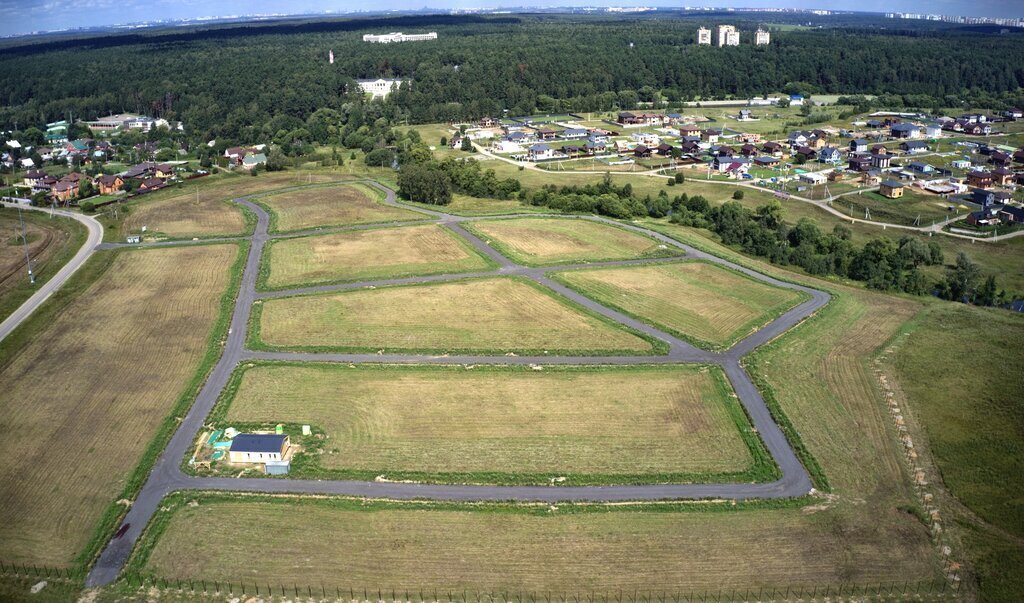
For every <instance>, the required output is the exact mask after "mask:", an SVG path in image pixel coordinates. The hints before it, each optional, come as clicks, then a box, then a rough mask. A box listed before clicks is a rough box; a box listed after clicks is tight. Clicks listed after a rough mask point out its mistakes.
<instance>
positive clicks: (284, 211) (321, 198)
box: [258, 184, 427, 232]
mask: <svg viewBox="0 0 1024 603" xmlns="http://www.w3.org/2000/svg"><path fill="white" fill-rule="evenodd" d="M383 199H384V193H382V192H380V191H379V190H377V189H375V188H371V187H369V186H367V185H364V184H350V185H341V186H329V187H327V186H325V187H316V188H308V189H303V190H296V191H291V192H286V193H278V194H274V195H268V196H266V197H260V198H259V200H258V202H259V203H260V204H261V205H263V206H265V207H266V208H267V209H268V210H269V211H270V215H271V231H272V232H289V231H295V230H305V229H308V228H315V227H326V226H347V225H350V224H372V223H377V222H399V221H404V220H421V219H424V218H426V217H427V216H426V215H424V214H421V213H419V212H415V211H411V210H407V209H399V208H397V207H391V206H389V205H384V204H383V203H380V201H382V200H383Z"/></svg>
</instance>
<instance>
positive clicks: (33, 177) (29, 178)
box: [23, 170, 46, 186]
mask: <svg viewBox="0 0 1024 603" xmlns="http://www.w3.org/2000/svg"><path fill="white" fill-rule="evenodd" d="M43 178H46V172H44V171H42V170H29V171H28V172H26V173H25V177H24V179H23V182H24V183H25V186H35V185H37V184H39V181H40V180H42V179H43Z"/></svg>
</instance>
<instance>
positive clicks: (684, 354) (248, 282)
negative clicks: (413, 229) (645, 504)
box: [86, 182, 829, 586]
mask: <svg viewBox="0 0 1024 603" xmlns="http://www.w3.org/2000/svg"><path fill="white" fill-rule="evenodd" d="M367 184H370V185H372V186H375V187H377V188H379V189H380V190H382V191H384V192H385V193H386V200H385V203H387V204H390V205H394V206H399V207H405V206H402V205H400V204H398V203H397V202H396V200H395V194H394V192H393V191H391V190H390V189H387V188H385V187H383V186H381V185H380V184H378V183H375V182H367ZM236 201H237V202H238V203H240V204H242V205H244V206H246V207H247V208H248V209H250V210H252V211H253V212H254V213H255V214H256V216H257V218H258V220H257V226H256V230H255V234H254V235H253V236H252V237H250V238H251V241H252V245H251V247H250V249H249V255H248V258H247V260H246V265H245V271H244V273H243V275H242V284H241V289H240V291H239V293H238V297H237V299H236V301H235V310H234V314H233V316H232V319H231V331H230V333H229V335H228V338H227V342H226V344H225V346H224V351H223V354H222V356H221V358H220V361H219V362H218V363H217V365H216V366H215V367H214V369H213V371H212V372H211V374H210V376H209V378H208V379H207V381H206V384H205V385H204V386H203V388H202V390H201V391H200V393H199V395H198V396H197V398H196V400H195V403H194V404H193V405H192V408H191V409H190V410H189V412H188V414H187V415H186V417H185V419H184V420H183V421H182V422H181V424H180V425H179V427H178V429H177V431H176V432H175V433H174V435H173V437H172V438H171V441H170V443H169V444H168V445H167V447H166V448H165V449H164V451H163V453H162V454H161V455H160V457H159V458H158V459H157V462H156V464H155V466H154V468H153V471H152V472H151V473H150V475H149V478H148V479H147V481H146V483H145V485H144V486H143V488H142V490H141V491H140V493H139V495H138V497H137V499H136V500H135V502H134V503H133V504H132V506H131V508H130V509H129V511H128V513H127V515H126V516H125V518H124V520H123V522H122V526H124V525H126V524H127V525H128V527H127V529H126V531H125V533H124V534H123V535H122V536H121V537H120V538H118V539H114V540H111V541H110V542H109V543H108V545H107V546H106V548H105V549H104V550H103V552H102V553H101V555H100V558H99V560H98V561H97V563H96V564H95V566H94V567H93V569H92V571H91V573H90V574H89V576H88V578H87V581H86V584H87V585H88V586H99V585H104V584H109V583H110V582H112V581H113V580H115V579H116V578H117V575H118V573H119V572H120V570H121V568H122V567H123V566H124V563H125V562H126V561H127V559H128V556H129V555H130V554H131V551H132V548H133V546H134V544H135V542H136V540H137V539H138V537H139V536H140V534H141V533H142V531H143V530H144V529H145V527H146V525H147V524H148V523H149V520H150V518H151V517H152V515H153V513H154V512H156V510H157V508H158V506H159V504H160V501H161V500H162V499H163V497H164V496H166V495H167V494H169V493H170V492H174V491H177V490H230V491H239V492H289V493H309V494H313V493H315V494H337V495H348V496H363V497H386V498H394V499H437V500H455V501H480V500H492V501H503V500H517V501H551V502H556V501H573V500H578V501H636V500H665V499H702V498H727V499H754V498H784V497H794V496H802V495H804V494H807V493H808V492H809V491H810V490H811V489H812V488H811V480H810V477H809V476H808V474H807V471H806V470H805V469H804V467H803V465H802V464H801V463H800V461H799V459H798V458H797V456H796V454H795V452H794V451H793V449H792V448H791V447H790V445H789V442H788V441H787V440H786V438H785V436H784V435H783V433H782V430H781V429H779V427H778V425H776V423H775V422H774V421H773V420H772V418H771V415H770V413H769V411H768V408H767V406H766V405H765V403H764V399H763V398H762V397H761V394H760V392H759V391H758V390H757V388H756V387H755V386H754V384H753V382H752V381H751V380H750V377H749V376H748V375H747V373H746V371H745V370H744V369H743V367H742V366H741V365H740V358H741V357H742V356H743V355H744V354H747V353H748V352H750V351H751V350H753V349H754V348H756V347H757V346H759V345H761V344H763V343H765V342H767V341H770V340H771V339H773V338H774V337H776V336H778V335H779V334H781V333H783V332H785V331H786V330H787V329H789V328H791V327H792V326H794V325H795V324H797V323H799V322H800V321H801V320H803V319H804V318H806V317H807V316H809V315H811V314H812V313H813V312H815V311H816V310H818V309H819V308H821V307H822V306H824V305H825V304H827V303H828V301H829V296H828V294H826V293H823V292H821V291H817V290H814V289H810V288H807V287H803V286H800V285H795V284H792V283H787V282H783V281H779V280H777V279H773V278H771V277H768V276H765V275H763V274H760V273H758V272H754V271H752V270H749V269H746V268H743V267H741V266H737V265H735V264H733V263H731V262H729V261H727V260H724V259H721V258H718V257H716V256H712V255H709V254H706V253H703V252H701V251H699V250H696V249H693V248H691V247H689V246H686V245H682V244H680V243H679V242H677V241H675V240H673V239H671V238H669V237H667V236H665V235H662V234H659V233H656V232H653V231H649V230H646V229H643V228H640V227H637V226H633V225H623V224H621V223H619V222H615V221H612V220H608V219H605V218H600V217H595V216H586V217H578V218H566V219H586V220H592V221H596V222H604V223H609V224H614V225H616V226H619V227H624V228H627V229H629V230H633V231H635V232H640V233H643V234H645V235H647V236H649V237H652V238H654V239H657V240H658V241H661V242H662V243H664V244H666V245H669V246H672V247H675V248H678V249H681V250H682V251H684V252H685V253H686V257H685V258H677V259H658V260H641V261H623V262H604V263H594V264H586V265H587V266H595V265H634V264H647V263H653V262H665V261H689V260H692V259H703V260H706V261H710V262H714V263H716V264H719V265H722V266H726V267H729V268H731V269H733V270H737V271H740V272H742V273H744V274H748V275H750V276H752V277H753V278H756V279H758V280H761V281H764V282H768V283H771V284H773V285H776V286H779V287H784V288H787V289H793V290H798V291H803V292H805V293H807V294H809V295H810V299H809V300H808V301H806V302H804V303H802V304H800V305H799V306H797V307H796V308H794V309H792V310H790V311H789V312H787V313H785V314H784V315H782V316H781V317H779V318H778V319H776V320H775V321H773V322H772V323H770V324H769V325H767V326H766V327H764V328H762V329H760V330H758V331H756V332H755V333H753V334H751V335H750V336H749V337H747V338H746V339H744V340H742V341H741V342H739V343H738V344H736V345H735V346H733V347H732V348H731V349H729V350H727V351H725V352H721V353H714V352H708V351H705V350H700V349H698V348H696V347H694V346H692V345H691V344H689V343H687V342H685V341H682V340H680V339H678V338H676V337H673V336H671V335H669V334H667V333H664V332H662V331H659V330H658V329H655V328H653V327H651V326H649V325H646V324H644V323H642V322H640V321H638V320H635V319H633V318H630V317H628V316H625V315H624V314H621V313H619V312H616V311H614V310H612V309H610V308H607V307H605V306H602V305H601V304H598V303H597V302H595V301H593V300H591V299H589V298H586V297H583V296H582V295H579V294H578V293H576V292H575V291H572V290H571V289H568V288H567V287H565V286H563V285H561V284H559V283H557V282H555V281H552V280H551V279H550V278H548V276H547V275H548V273H550V272H555V271H559V270H567V269H571V268H573V267H579V265H578V266H560V267H548V268H527V267H523V266H519V265H516V264H514V263H513V262H512V261H511V260H509V259H508V258H506V257H504V256H502V255H501V254H499V253H498V252H497V251H496V250H494V249H493V248H491V247H490V246H488V245H487V244H486V243H484V242H483V241H482V240H480V239H479V238H478V237H476V236H475V235H473V234H471V233H469V232H467V231H466V230H465V229H463V228H462V227H461V226H460V225H459V223H460V222H465V221H469V220H475V219H500V217H487V218H467V217H460V216H453V215H449V214H445V213H443V212H439V211H431V210H423V209H420V208H415V209H416V211H420V212H422V213H426V214H429V215H431V216H433V217H434V218H435V221H436V222H438V223H441V224H443V225H445V226H446V227H447V228H450V229H452V230H453V231H455V232H457V233H458V234H459V235H461V236H463V237H465V238H466V239H467V240H468V241H469V242H470V243H471V244H472V245H474V246H475V247H476V248H477V249H479V250H480V251H481V252H482V253H484V254H486V255H487V256H488V257H490V258H492V259H493V260H494V261H495V262H496V263H497V264H498V265H499V266H500V268H499V269H498V270H494V271H489V272H474V273H467V274H459V275H437V276H428V277H416V278H404V279H390V280H380V281H372V282H361V283H347V284H341V285H326V286H321V287H304V288H298V289H292V290H288V291H279V292H257V291H256V276H257V274H258V272H259V261H260V257H261V254H262V252H263V248H264V246H265V245H266V242H267V241H268V240H269V239H270V238H278V237H284V236H295V234H294V233H292V234H287V235H270V234H269V233H268V227H269V224H270V218H269V216H268V215H267V213H266V212H265V211H264V210H263V209H262V208H261V207H259V206H258V205H256V204H254V203H252V202H250V201H248V200H246V199H239V200H236ZM530 215H531V216H535V214H530ZM562 217H564V216H562ZM325 231H327V229H325V230H324V231H316V232H325ZM240 238H242V237H240ZM110 246H111V247H114V246H118V245H110ZM504 274H516V275H521V276H524V277H526V278H530V279H533V280H534V281H536V282H537V283H539V284H541V285H542V286H544V287H547V288H550V289H551V290H553V292H554V293H556V294H557V295H562V296H565V297H567V298H569V299H572V300H573V301H575V302H576V303H578V304H580V305H582V306H584V307H586V308H587V309H588V310H590V311H592V312H596V313H599V314H601V315H604V316H607V317H609V318H611V319H613V320H615V321H617V322H620V323H622V324H624V325H627V326H629V327H632V328H634V329H637V330H639V331H642V332H644V333H646V334H648V335H650V336H652V337H655V338H657V339H660V340H661V341H664V342H666V343H667V344H668V345H669V352H668V354H665V355H662V356H615V357H604V356H601V357H595V356H559V357H546V356H545V357H529V356H451V355H444V356H422V355H414V354H388V355H377V354H315V353H290V352H257V351H249V350H246V349H245V347H244V343H245V339H246V326H247V324H248V321H249V316H250V311H251V309H252V305H253V302H255V301H256V300H257V299H259V298H269V297H275V296H280V295H294V294H296V293H317V292H324V291H343V290H346V289H354V288H360V287H368V286H388V285H399V284H408V283H420V282H441V281H449V280H456V279H462V278H468V277H474V276H495V275H504ZM247 359H297V360H306V361H320V362H376V363H432V364H485V363H489V364H620V365H625V364H644V363H670V362H699V363H709V364H712V363H713V364H717V365H719V366H721V367H722V369H723V370H724V371H725V373H726V375H727V376H728V378H729V380H730V381H731V382H732V386H733V388H734V389H735V391H736V394H737V395H738V397H739V399H740V401H741V403H742V404H743V406H744V407H745V408H746V411H747V413H748V414H749V416H750V418H751V421H752V423H753V425H754V427H755V428H756V429H757V431H758V433H759V435H760V436H761V438H762V440H763V441H764V443H765V446H766V448H767V449H768V451H769V452H770V453H771V455H772V457H773V458H774V459H775V462H776V463H777V464H778V466H779V469H780V470H781V472H782V478H781V479H779V480H777V481H774V482H771V483H730V484H654V485H636V486H581V487H562V486H472V485H441V484H409V483H390V482H366V481H332V480H324V481H321V480H297V479H275V478H242V479H235V478H224V477H195V476H190V475H187V474H185V473H183V472H182V471H181V463H182V459H184V458H185V457H186V455H188V454H189V452H190V451H191V448H192V446H193V444H194V442H195V438H196V436H197V434H198V432H199V430H200V429H201V428H202V426H203V422H204V421H205V419H206V416H207V415H208V414H209V412H210V411H211V409H212V408H213V406H214V404H215V403H216V401H217V398H218V397H219V395H220V393H221V391H222V389H223V388H224V386H225V385H226V384H227V382H228V379H229V378H230V376H231V373H232V371H233V370H234V369H235V367H236V366H237V365H238V364H239V362H242V361H245V360H247Z"/></svg>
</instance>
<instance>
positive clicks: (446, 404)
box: [224, 365, 753, 483]
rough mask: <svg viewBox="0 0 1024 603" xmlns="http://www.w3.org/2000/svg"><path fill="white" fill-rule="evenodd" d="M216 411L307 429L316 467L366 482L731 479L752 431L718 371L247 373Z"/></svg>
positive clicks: (307, 369)
mask: <svg viewBox="0 0 1024 603" xmlns="http://www.w3.org/2000/svg"><path fill="white" fill-rule="evenodd" d="M227 404H228V408H227V412H226V415H225V419H224V420H225V421H226V424H235V423H237V422H241V423H264V424H266V423H272V424H276V423H279V422H283V423H290V424H313V425H317V426H319V427H320V428H321V429H323V430H324V432H325V433H326V435H327V437H328V439H329V441H328V443H327V446H326V448H328V449H329V450H330V453H329V454H324V455H321V456H320V457H319V461H318V462H319V464H320V465H321V466H322V467H323V468H325V469H335V470H356V471H369V472H373V473H372V474H370V475H369V477H370V478H371V479H372V477H373V476H374V475H377V474H381V473H383V474H386V475H388V476H389V477H392V478H393V479H405V478H404V477H401V476H402V475H404V474H406V473H407V472H414V473H425V474H473V473H489V474H493V473H498V474H543V475H542V479H543V482H544V483H546V482H547V479H548V478H549V477H554V476H564V475H566V474H619V475H631V476H643V475H650V476H651V477H652V478H653V479H654V480H656V479H657V476H658V475H664V474H686V473H723V472H739V471H743V470H744V469H747V468H748V466H749V465H750V464H751V462H752V460H753V459H752V458H751V455H750V453H749V451H748V450H747V448H746V446H745V445H744V442H743V440H742V439H741V438H740V436H739V433H738V429H739V428H740V427H743V428H744V429H747V430H749V429H750V426H749V424H748V423H747V422H746V420H745V417H744V415H743V411H742V409H741V408H740V407H739V405H738V402H737V401H736V400H735V399H734V396H733V394H732V389H731V388H730V387H729V386H728V384H727V382H726V380H725V377H724V375H723V374H722V372H721V369H718V368H717V367H714V368H712V367H700V366H694V365H685V366H684V365H680V366H667V367H664V366H641V367H623V368H611V367H545V369H544V370H543V371H533V370H530V369H529V368H526V367H485V366H478V367H474V368H471V369H467V368H464V367H461V366H459V367H446V366H437V367H424V366H419V367H416V366H413V367H409V366H391V367H379V366H363V367H359V368H352V367H349V366H347V365H257V366H255V367H252V368H247V369H242V372H241V377H240V380H239V383H238V386H237V390H235V393H234V396H233V398H231V399H230V400H228V401H227ZM737 423H740V425H737ZM393 473H397V474H399V477H394V475H393ZM451 479H458V478H451ZM469 479H471V480H473V481H481V480H480V479H475V478H474V477H472V476H470V477H469ZM482 479H483V481H487V478H486V476H485V477H483V478H482ZM574 481H575V480H574ZM649 481H650V480H649Z"/></svg>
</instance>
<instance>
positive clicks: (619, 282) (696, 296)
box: [555, 262, 803, 349]
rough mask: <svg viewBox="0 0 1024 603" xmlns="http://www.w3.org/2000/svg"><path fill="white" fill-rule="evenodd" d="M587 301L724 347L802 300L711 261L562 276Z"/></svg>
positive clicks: (704, 343)
mask: <svg viewBox="0 0 1024 603" xmlns="http://www.w3.org/2000/svg"><path fill="white" fill-rule="evenodd" d="M555 278H556V279H557V280H559V281H561V282H563V283H565V284H567V285H569V286H570V287H572V288H573V289H575V290H577V291H579V292H580V293H582V294H584V295H586V296H587V297H590V298H593V299H595V300H597V301H598V302H600V303H602V304H605V305H607V306H611V307H614V308H616V309H618V310H621V311H623V312H625V313H627V314H630V315H632V316H637V317H639V318H640V319H641V320H643V321H644V322H646V323H648V324H650V325H652V326H654V327H657V328H659V329H662V330H664V331H666V332H669V333H672V334H674V335H676V336H678V337H681V338H683V339H687V340H689V341H691V342H694V343H696V344H698V345H701V346H704V347H709V348H715V349H719V348H726V347H729V346H730V345H732V344H733V343H735V342H736V341H738V340H740V339H742V338H743V337H745V336H747V335H749V334H750V333H751V332H753V331H754V330H756V329H758V328H760V327H762V326H764V325H765V324H766V323H768V322H769V321H771V320H772V319H773V318H775V317H777V316H779V315H780V314H782V313H783V312H785V311H786V310H788V309H790V308H792V307H793V306H795V305H796V304H797V303H799V302H800V301H801V300H802V299H803V296H802V295H801V294H800V293H798V292H795V291H791V290H789V289H782V288H780V287H774V286H772V285H767V284H765V283H762V282H760V281H755V280H754V279H751V278H749V277H747V276H744V275H742V274H740V273H738V272H733V271H732V270H728V269H726V268H721V267H719V266H716V265H714V264H710V263H707V262H680V263H673V264H658V265H656V266H635V267H630V268H594V269H585V270H574V271H570V272H561V273H558V274H556V275H555Z"/></svg>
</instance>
